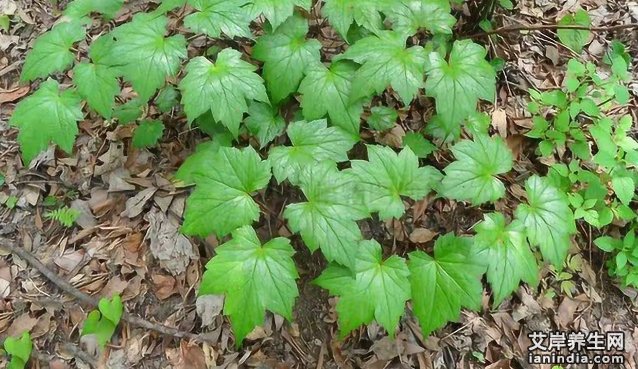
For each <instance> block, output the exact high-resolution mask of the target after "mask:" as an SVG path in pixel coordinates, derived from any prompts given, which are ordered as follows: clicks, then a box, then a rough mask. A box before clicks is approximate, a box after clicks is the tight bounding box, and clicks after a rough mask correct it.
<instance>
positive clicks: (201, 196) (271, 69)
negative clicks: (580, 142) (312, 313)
mask: <svg viewBox="0 0 638 369" xmlns="http://www.w3.org/2000/svg"><path fill="white" fill-rule="evenodd" d="M505 3H506V2H505ZM121 5H122V1H121V0H112V1H105V2H92V1H89V0H75V1H73V2H71V3H70V4H69V5H68V7H67V8H66V10H65V12H64V13H65V15H66V17H64V20H63V21H61V22H59V23H58V24H57V25H55V26H54V27H53V29H51V30H50V31H49V32H47V33H46V34H44V35H42V36H41V37H40V38H39V39H38V40H37V41H36V42H35V44H34V45H33V49H32V50H31V51H30V52H29V54H28V55H27V58H26V61H25V64H24V69H23V71H22V79H23V80H25V81H32V80H36V79H45V78H48V77H49V76H50V75H51V74H55V73H61V72H64V71H67V70H68V69H69V68H72V69H73V70H72V76H73V78H72V80H73V84H72V85H71V86H61V85H60V84H59V83H58V82H57V81H56V80H55V79H52V78H48V79H46V80H44V81H42V82H41V83H40V85H39V88H38V89H37V90H36V91H35V92H34V93H33V94H31V95H30V96H29V97H27V98H25V99H24V100H23V101H21V102H20V103H19V104H18V105H17V107H16V109H15V111H14V114H13V116H12V117H11V121H10V122H11V124H12V125H14V126H16V127H18V128H19V136H18V140H19V142H20V144H21V148H22V155H23V159H24V160H25V161H27V162H28V161H30V160H31V159H33V158H34V157H36V156H37V155H38V153H39V152H41V151H43V150H44V149H46V148H47V147H48V145H49V144H50V143H51V142H53V143H55V144H57V146H58V147H59V148H60V149H62V150H63V151H65V152H68V153H70V152H71V151H72V149H73V145H74V139H75V136H76V135H77V134H78V127H77V122H78V121H81V120H83V119H85V118H86V117H87V114H88V116H89V117H92V118H95V117H98V116H101V117H102V118H103V119H104V120H105V121H106V122H108V123H111V124H129V123H132V122H139V123H138V127H137V128H136V131H135V137H134V138H133V140H132V144H133V145H135V146H137V147H149V146H152V145H154V144H155V143H157V142H158V139H160V138H161V135H162V132H163V124H162V123H161V115H160V116H157V117H155V116H153V117H149V116H147V115H149V114H148V112H149V109H147V108H146V107H147V106H148V104H155V105H156V106H157V107H158V109H159V111H160V112H175V111H177V112H180V111H182V112H183V113H184V114H185V117H186V120H187V121H188V123H189V124H194V125H196V126H197V127H199V128H200V129H201V130H202V131H203V132H205V133H206V134H208V135H209V136H210V137H211V139H210V140H209V141H207V142H204V143H202V144H200V145H199V146H198V147H197V148H196V150H195V152H194V153H193V155H191V156H190V157H189V158H188V159H187V160H186V161H185V162H184V164H183V165H182V166H181V167H180V168H179V170H178V172H177V173H176V179H177V180H178V182H177V183H178V184H183V185H188V186H194V190H193V192H192V194H191V195H190V197H189V198H188V200H187V206H186V211H185V215H184V222H183V226H182V231H183V233H185V234H187V235H191V236H200V237H207V236H209V235H215V236H217V237H218V238H220V239H224V240H227V242H225V243H224V244H223V245H221V246H219V247H218V248H216V250H215V253H216V255H215V256H214V257H213V258H212V259H211V260H210V261H209V262H208V264H207V265H206V271H205V273H204V275H203V279H202V282H201V285H200V288H199V294H200V295H205V294H224V295H225V296H226V299H225V306H224V313H225V314H226V315H227V316H228V317H229V318H230V322H231V325H232V327H233V330H234V332H235V336H236V343H237V344H238V345H239V344H241V342H242V341H243V339H244V338H245V336H246V335H247V334H248V333H249V332H250V331H251V330H252V329H254V327H255V326H258V325H260V324H262V323H263V321H264V315H265V313H266V311H267V310H268V311H271V312H273V313H276V314H279V315H281V316H283V317H285V318H287V319H289V320H290V319H291V318H292V309H293V305H294V302H295V299H296V297H297V296H298V289H297V281H296V280H297V278H298V272H297V269H296V267H295V264H294V261H293V258H292V257H293V254H294V252H295V251H294V248H293V247H292V245H291V241H290V239H288V238H284V237H278V238H274V239H271V240H267V241H266V242H265V243H262V241H260V240H259V238H258V236H257V233H256V231H255V229H254V228H253V225H254V224H255V223H256V222H259V221H260V219H261V209H260V206H259V204H258V202H257V201H255V199H254V198H253V196H254V195H255V194H257V193H258V192H263V191H268V185H269V184H270V183H271V182H273V181H274V182H276V183H278V184H280V185H282V186H286V188H287V190H288V191H290V190H292V189H298V190H299V191H300V194H301V195H302V197H303V201H301V202H296V203H290V204H288V205H286V207H285V210H284V212H283V217H284V218H285V220H286V222H287V225H288V227H289V229H290V230H291V231H292V232H294V233H295V234H298V235H299V236H300V238H301V240H302V241H303V243H304V244H305V245H306V246H307V247H308V248H309V249H310V250H311V251H316V250H320V251H321V253H322V254H323V256H324V257H325V258H326V259H327V261H328V262H329V263H330V264H329V266H328V268H327V269H326V270H325V271H324V272H323V273H322V274H321V276H319V277H318V278H317V279H316V281H315V283H317V284H318V285H319V286H321V287H323V288H326V289H327V290H329V291H330V293H331V294H332V295H335V296H339V301H338V304H337V307H336V309H337V312H338V319H339V326H340V334H341V337H345V336H346V335H348V333H349V332H351V331H352V330H354V329H356V328H358V327H359V326H361V325H362V324H368V323H370V322H372V321H373V320H374V321H377V322H378V323H379V324H380V325H381V326H383V327H384V328H385V329H386V330H387V332H388V333H389V334H390V335H393V334H394V332H395V331H396V329H397V327H398V325H399V322H400V319H401V317H402V316H403V315H404V313H405V311H406V303H407V302H408V300H411V307H412V308H411V309H412V312H413V313H414V315H415V316H416V317H417V318H418V320H419V322H420V325H421V328H422V330H423V333H424V335H429V334H430V333H431V332H433V331H434V330H436V329H437V328H440V327H442V326H443V325H445V324H446V323H447V322H448V321H455V320H457V319H458V317H459V315H460V311H461V309H462V308H468V309H479V308H480V307H481V299H482V293H483V284H482V278H483V277H484V276H485V277H486V279H487V281H488V283H489V285H490V287H491V291H492V297H493V305H494V306H498V305H499V304H500V303H501V302H502V301H503V300H504V299H505V298H506V297H508V296H509V295H510V294H511V293H512V292H513V291H514V290H516V289H517V288H518V285H519V283H520V282H521V281H522V282H526V283H529V284H531V285H536V284H537V283H538V278H539V263H540V262H542V261H545V262H549V263H551V264H552V265H554V266H555V267H556V268H557V269H560V268H561V267H562V265H563V262H564V260H565V258H566V256H567V253H568V249H569V247H570V244H571V236H572V235H573V234H574V233H575V232H576V223H575V219H574V213H573V211H572V208H571V206H572V204H573V202H574V200H573V197H574V196H573V195H572V192H570V191H566V190H565V189H564V188H563V185H562V184H561V183H556V182H557V181H556V178H555V176H548V177H541V176H538V175H532V176H531V177H529V178H528V179H527V180H526V181H525V192H526V200H525V201H524V202H522V203H521V204H519V205H518V206H517V208H516V209H515V212H514V216H513V217H511V218H510V217H508V216H506V215H505V214H503V213H500V212H490V213H488V214H486V215H485V218H484V220H483V221H482V222H481V223H480V224H478V225H476V226H475V228H474V230H475V235H472V236H468V235H455V234H452V233H449V234H445V235H442V236H440V237H438V238H437V239H436V241H435V243H434V249H433V252H432V253H428V252H426V251H423V250H415V251H413V252H410V253H409V254H408V255H403V256H402V255H389V256H388V257H385V258H384V254H387V252H384V248H383V247H382V245H380V244H379V243H378V242H377V241H375V240H366V239H364V237H363V235H362V232H361V230H360V228H359V224H358V222H359V221H362V220H365V219H369V218H377V219H381V220H388V219H392V218H396V219H401V218H403V217H404V216H405V214H406V202H407V203H409V202H411V201H418V200H421V199H423V198H425V197H426V196H428V195H430V194H433V193H436V194H437V195H438V196H440V197H444V198H447V199H453V200H457V201H466V202H468V203H471V204H472V205H475V206H484V207H485V208H486V209H490V204H493V203H494V202H496V201H499V200H500V199H503V198H504V197H505V194H506V187H505V184H504V182H503V180H502V179H503V178H504V176H505V175H507V174H508V173H509V172H510V171H511V170H512V167H513V157H512V153H511V151H510V150H509V148H508V146H507V144H506V143H505V142H504V140H503V139H502V138H500V137H498V136H491V135H490V134H489V126H490V120H489V117H488V116H487V115H485V114H481V113H478V112H477V111H476V110H477V104H478V102H479V101H480V100H485V101H487V102H490V101H493V100H494V99H495V89H496V87H495V86H496V70H495V68H494V66H493V65H492V64H491V63H490V62H489V61H488V60H486V55H487V51H486V49H485V48H484V47H483V46H481V45H479V44H477V43H475V42H473V41H471V40H455V39H454V37H453V32H452V28H453V27H454V25H455V23H456V19H455V17H454V16H453V15H452V10H453V8H452V6H453V4H450V2H449V1H448V0H427V1H426V0H384V1H376V0H374V1H373V0H324V1H323V2H322V3H321V4H320V5H321V15H322V17H323V18H324V19H325V21H327V23H328V24H330V25H331V26H332V28H333V29H334V31H335V32H336V33H337V34H338V35H339V36H340V37H341V38H342V39H343V40H344V41H345V43H346V44H347V48H346V50H345V52H343V53H340V54H337V55H333V56H331V57H329V56H328V55H330V54H329V53H326V52H322V51H324V50H323V46H322V43H321V39H320V37H318V36H317V35H318V32H317V30H316V28H317V25H316V24H317V23H318V20H317V19H315V18H314V17H313V15H312V14H314V13H313V12H310V8H311V6H312V5H313V4H312V1H310V0H276V1H272V0H188V1H185V0H168V1H163V2H162V3H161V4H160V5H159V6H158V7H157V8H156V9H154V10H152V11H150V12H146V13H139V14H136V15H135V16H134V17H133V18H132V20H131V21H129V22H126V23H123V24H121V25H118V26H117V27H115V28H114V29H112V30H111V31H110V32H108V33H105V34H101V35H100V36H98V37H93V36H90V35H91V33H90V32H88V33H87V31H90V30H91V27H93V23H92V22H91V20H90V18H89V17H88V16H89V15H90V14H93V13H100V14H102V16H103V17H104V18H107V19H109V18H112V17H113V16H114V15H115V14H116V13H117V10H118V9H119V7H120V6H121ZM184 6H186V7H184ZM176 8H181V9H184V10H185V11H186V15H185V17H184V18H183V27H180V26H179V25H178V27H172V28H171V30H169V29H168V28H167V25H168V24H169V20H171V21H172V20H174V18H170V15H171V14H172V11H173V10H174V9H176ZM180 19H181V18H180ZM251 25H252V26H251ZM255 25H258V26H259V25H260V27H255ZM174 29H179V30H181V29H185V30H186V31H185V34H187V35H191V34H194V35H201V34H204V35H206V36H207V37H209V38H210V39H212V40H213V41H214V44H215V45H216V46H214V47H211V48H209V49H207V50H205V51H203V52H201V53H202V55H198V56H194V57H189V54H190V55H192V54H193V52H189V50H188V49H187V47H188V40H189V39H192V37H190V36H189V37H188V38H187V37H185V35H184V34H182V33H178V32H177V33H176V31H174ZM571 32H577V31H573V30H571ZM313 36H315V37H313ZM87 37H88V38H89V41H90V42H89V43H90V47H89V50H88V55H86V56H84V55H83V57H82V60H80V61H78V60H76V58H75V53H74V52H72V47H73V45H75V44H76V43H77V42H79V41H81V40H84V39H86V38H87ZM232 39H238V40H241V41H242V42H247V43H249V44H250V45H251V46H252V47H251V48H250V51H249V52H241V51H239V50H238V49H235V48H232V47H221V46H218V45H229V44H231V45H232V44H235V43H234V42H231V41H229V40H232ZM45 58H46V62H43V60H45ZM612 65H613V63H612ZM573 68H574V67H571V69H573ZM571 69H570V70H571ZM587 71H588V69H587V68H585V71H584V72H582V73H581V74H578V75H576V74H575V75H574V78H580V79H583V80H584V79H585V78H593V77H592V76H591V75H590V74H587ZM572 72H573V70H572ZM583 73H585V74H583ZM167 81H170V82H167ZM602 84H604V82H603V83H602ZM123 85H126V86H130V87H132V88H133V90H134V91H135V92H136V97H135V98H133V99H130V100H128V101H123V100H122V99H120V98H119V95H120V91H121V89H122V86H123ZM599 87H600V86H599ZM602 89H603V90H604V91H605V93H608V92H607V89H605V88H602ZM575 91H578V87H577V88H576V90H575ZM575 91H574V93H576V92H575ZM386 93H387V96H390V97H391V98H393V99H394V100H395V102H396V105H397V106H399V110H404V111H407V110H408V109H409V107H410V105H411V103H412V102H413V101H414V100H415V99H416V98H417V97H420V98H424V97H429V98H432V99H434V101H435V106H436V115H435V117H433V118H432V119H431V121H429V122H428V124H427V126H426V128H425V131H424V132H421V131H414V132H408V133H407V134H406V136H405V139H404V147H403V148H402V149H401V150H395V149H393V148H390V147H387V146H383V145H380V144H375V143H371V142H363V143H362V142H361V141H362V139H361V136H360V132H361V130H362V123H361V117H362V116H363V113H364V112H369V114H368V116H369V118H368V119H367V121H366V122H365V124H366V126H364V127H363V129H366V128H370V129H376V130H387V129H389V128H391V127H392V126H394V124H395V123H396V121H397V118H398V112H397V110H396V109H393V108H390V107H386V106H382V105H379V104H378V102H377V100H378V99H374V97H375V96H378V95H381V94H386ZM555 95H558V93H556V94H555ZM617 95H618V94H617V93H616V92H615V90H614V96H617ZM542 96H544V95H543V94H535V95H534V97H535V100H542V101H541V102H543V101H545V100H547V99H543V98H542ZM556 99H558V97H556ZM565 100H569V99H568V98H567V95H565ZM583 100H584V96H581V98H580V100H579V101H580V102H579V106H580V107H579V108H578V109H576V108H573V111H575V110H578V112H577V113H575V114H574V116H573V117H572V118H574V119H576V118H578V117H579V116H580V113H581V112H585V114H587V113H588V112H592V111H590V110H589V109H588V108H590V107H591V106H590V105H591V104H588V103H584V102H583ZM297 101H298V102H299V104H296V102H297ZM561 101H562V100H560V101H558V102H561ZM594 101H596V100H594ZM566 104H567V105H569V104H568V103H565V104H563V103H562V102H561V104H560V105H559V106H558V108H560V109H567V111H568V113H571V112H572V111H570V110H569V106H567V105H566ZM297 105H298V106H299V108H298V109H296V106H297ZM563 105H566V106H563ZM540 109H541V107H540V106H539V107H538V111H540ZM283 111H286V112H287V114H285V117H284V115H283V114H282V112H283ZM570 116H571V115H570ZM287 117H292V118H287ZM571 120H572V119H570V122H571ZM600 120H602V119H600ZM600 120H599V121H600ZM600 125H601V129H603V128H604V127H603V126H604V124H600ZM548 126H549V123H548ZM568 126H569V123H568ZM610 129H611V128H610ZM537 131H539V130H537ZM567 131H568V132H569V134H570V135H573V132H572V131H571V130H569V129H568V130H567ZM616 131H617V128H616V129H615V130H614V131H613V132H610V135H616ZM425 135H428V136H430V137H432V138H433V139H434V140H435V141H437V142H439V143H440V144H441V145H450V150H451V153H452V155H453V157H454V158H453V160H452V161H451V162H450V163H449V164H448V165H447V166H445V167H444V168H442V171H440V170H439V169H437V168H435V167H433V166H431V165H427V157H428V156H429V155H430V154H431V153H432V152H433V151H434V150H438V149H439V148H438V147H437V146H435V145H433V144H432V143H431V142H430V141H428V140H427V139H426V138H425ZM546 136H547V130H545V131H543V132H542V136H541V134H539V136H538V137H542V138H543V139H544V140H545V137H546ZM550 136H551V135H550ZM565 136H567V135H565ZM570 137H571V136H570ZM614 137H615V136H614ZM547 140H549V141H550V142H552V145H553V143H554V142H556V141H557V140H556V139H553V138H551V137H549V138H547ZM552 140H553V141H552ZM566 140H567V139H566ZM566 142H567V141H566ZM570 142H571V141H570ZM247 143H248V144H247ZM363 144H366V146H365V151H366V152H367V155H365V157H364V158H363V157H361V155H357V152H358V151H357V150H353V148H354V147H355V145H357V146H360V147H362V148H363V146H362V145H363ZM541 146H542V147H545V146H546V144H541ZM542 150H544V151H546V149H545V148H543V149H542ZM618 150H619V151H618V152H620V150H621V149H618ZM359 151H360V150H359ZM619 155H620V154H618V155H615V156H614V158H615V159H616V158H618V157H619ZM623 157H625V154H624V151H623ZM619 160H620V159H619ZM610 170H611V169H610ZM614 173H615V172H614ZM273 177H274V179H273ZM568 194H569V195H570V196H568ZM624 194H626V192H625V193H624ZM301 195H300V196H301ZM294 198H295V197H293V199H294ZM570 200H571V201H570ZM621 200H627V198H626V197H625V198H623V199H621ZM621 203H622V202H621ZM625 205H628V204H625ZM228 236H230V237H228ZM386 251H387V250H386ZM537 251H539V252H537ZM103 315H104V317H105V318H107V319H108V320H109V321H110V320H111V319H110V317H109V316H108V315H107V314H104V312H103ZM91 321H92V320H91ZM107 326H108V327H107V328H108V329H109V332H110V327H111V326H110V325H108V324H107ZM91 329H93V331H97V330H98V329H97V328H95V327H94V328H89V331H91ZM104 329H106V328H104Z"/></svg>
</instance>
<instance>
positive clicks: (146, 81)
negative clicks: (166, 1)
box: [111, 13, 187, 100]
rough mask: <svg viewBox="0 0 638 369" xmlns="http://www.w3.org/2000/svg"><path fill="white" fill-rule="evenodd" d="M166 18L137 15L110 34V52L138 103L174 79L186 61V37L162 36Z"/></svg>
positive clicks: (164, 31)
mask: <svg viewBox="0 0 638 369" xmlns="http://www.w3.org/2000/svg"><path fill="white" fill-rule="evenodd" d="M167 22H168V19H167V18H166V17H165V16H152V15H150V14H144V13H139V14H137V15H135V17H133V20H132V21H130V22H128V23H124V24H122V25H121V26H119V27H117V28H115V29H114V30H113V32H112V34H113V37H114V38H115V44H114V46H113V49H112V51H111V53H112V55H117V60H118V66H119V67H120V70H121V72H122V75H123V76H124V79H125V80H127V81H128V82H130V83H131V84H132V85H133V89H135V91H136V92H137V93H138V95H139V98H140V99H141V100H148V99H149V98H150V97H151V95H153V94H154V93H155V91H156V90H157V89H159V88H161V87H162V86H164V84H165V83H166V77H171V76H175V75H176V74H177V72H178V71H179V69H180V64H181V61H182V60H183V59H186V57H187V55H186V38H184V36H182V35H175V36H171V37H164V34H165V33H166V25H167Z"/></svg>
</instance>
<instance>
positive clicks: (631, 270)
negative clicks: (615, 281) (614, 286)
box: [594, 226, 638, 286]
mask: <svg viewBox="0 0 638 369" xmlns="http://www.w3.org/2000/svg"><path fill="white" fill-rule="evenodd" d="M594 244H595V245H596V246H598V248H599V249H601V250H603V251H606V252H609V253H611V254H612V255H611V256H612V257H611V259H610V260H608V261H607V267H608V268H609V274H610V275H611V276H613V277H618V278H620V279H621V280H622V282H623V284H624V285H625V286H638V240H636V228H635V226H633V227H631V228H630V229H629V231H627V233H626V234H625V237H623V238H622V239H618V238H613V237H610V236H602V237H599V238H597V239H596V240H594Z"/></svg>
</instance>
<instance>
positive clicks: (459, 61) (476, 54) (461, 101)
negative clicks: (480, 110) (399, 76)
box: [425, 40, 496, 125]
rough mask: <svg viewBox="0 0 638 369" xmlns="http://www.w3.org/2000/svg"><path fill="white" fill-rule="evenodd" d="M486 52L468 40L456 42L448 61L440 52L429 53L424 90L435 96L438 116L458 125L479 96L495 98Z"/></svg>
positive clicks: (474, 108) (472, 107) (494, 74)
mask: <svg viewBox="0 0 638 369" xmlns="http://www.w3.org/2000/svg"><path fill="white" fill-rule="evenodd" d="M486 54H487V51H486V50H485V48H484V47H483V46H481V45H478V44H475V43H473V42H472V41H471V40H462V41H455V42H454V45H453V46H452V52H451V53H450V57H449V60H448V61H445V59H444V58H443V56H442V55H441V54H440V53H439V52H431V53H430V56H429V63H426V64H427V66H428V67H427V71H426V72H427V80H426V82H425V92H426V93H427V95H428V96H431V97H434V98H435V100H436V111H437V113H438V115H439V116H440V117H441V118H442V119H444V120H445V121H447V122H449V124H457V125H458V124H461V122H462V121H463V120H464V119H465V118H467V117H468V116H469V115H470V114H471V113H472V112H474V111H475V110H476V104H477V103H478V101H479V99H483V100H488V101H492V100H493V99H494V96H495V95H496V72H495V71H494V68H493V67H492V66H491V65H490V63H489V62H488V61H487V60H485V55H486Z"/></svg>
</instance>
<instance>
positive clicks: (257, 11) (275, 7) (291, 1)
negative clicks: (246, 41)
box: [246, 0, 312, 29]
mask: <svg viewBox="0 0 638 369" xmlns="http://www.w3.org/2000/svg"><path fill="white" fill-rule="evenodd" d="M311 5H312V0H251V1H250V4H248V5H247V6H246V9H247V11H248V13H249V14H250V18H251V19H255V18H257V17H258V16H259V15H261V14H263V15H264V17H266V19H268V21H269V22H270V24H271V25H272V28H273V29H276V28H277V27H279V25H280V24H282V23H283V22H284V21H285V20H286V19H288V17H290V16H291V15H293V13H294V10H295V6H298V7H300V8H302V9H304V10H306V11H310V7H311Z"/></svg>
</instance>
